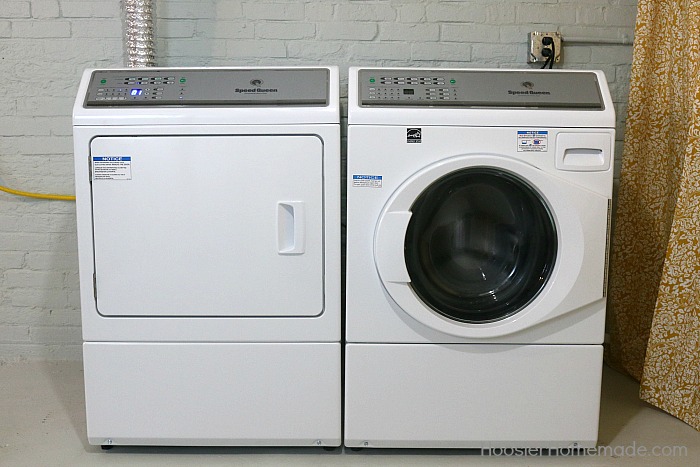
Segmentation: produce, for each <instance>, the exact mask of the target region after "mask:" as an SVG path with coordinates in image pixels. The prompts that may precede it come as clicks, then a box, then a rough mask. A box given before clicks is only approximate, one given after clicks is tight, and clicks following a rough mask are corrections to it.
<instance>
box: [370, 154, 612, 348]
mask: <svg viewBox="0 0 700 467" xmlns="http://www.w3.org/2000/svg"><path fill="white" fill-rule="evenodd" d="M607 206H608V203H607V199H606V198H604V197H602V196H600V195H598V194H595V193H593V192H590V191H588V190H585V189H583V188H580V187H577V186H575V185H573V184H571V183H569V182H566V181H564V180H562V179H559V178H556V177H554V176H551V175H547V174H545V173H544V172H542V171H541V170H539V169H537V168H535V167H532V166H529V165H527V164H524V163H522V162H518V161H515V160H511V159H507V158H504V157H495V156H463V157H457V158H453V159H447V160H445V161H442V162H439V163H437V164H435V165H433V166H430V167H428V168H426V169H424V170H422V171H420V172H419V173H417V174H416V175H414V176H413V177H411V178H410V179H409V180H408V181H406V182H405V183H404V184H403V185H402V186H401V187H399V188H398V189H397V190H396V192H395V193H394V194H393V195H392V197H391V199H390V200H389V202H388V203H387V205H386V206H385V208H384V210H383V212H382V214H381V216H380V219H379V222H378V224H377V229H376V232H375V252H374V254H375V261H376V264H377V270H378V272H379V275H380V277H381V279H382V282H383V284H384V287H385V288H386V290H387V292H388V293H389V294H390V295H391V297H392V298H393V299H394V301H395V302H396V303H397V304H398V305H399V306H400V307H401V308H402V309H403V310H404V311H406V312H407V313H409V314H410V315H411V316H413V317H414V318H415V319H417V320H418V321H420V322H422V323H423V324H426V325H428V326H430V327H432V328H434V329H437V330H440V331H442V332H446V333H449V334H453V335H458V336H461V337H490V336H498V335H505V334H510V333H512V332H516V331H519V330H522V329H524V328H526V327H528V326H530V325H533V324H535V323H537V322H541V321H543V320H545V319H549V318H551V317H553V316H555V315H556V314H561V313H563V312H565V311H566V310H567V308H568V309H572V308H571V307H572V306H573V307H577V306H580V305H581V304H583V303H588V302H589V301H592V300H595V299H599V298H600V297H602V295H603V285H604V277H603V276H604V264H605V251H606V235H605V226H606V225H607V222H606V219H607ZM593 219H595V220H593ZM586 224H590V225H586ZM598 231H601V232H600V233H599V232H598ZM601 233H602V235H601ZM587 256H588V257H587ZM582 280H588V281H589V282H590V284H588V285H587V286H586V288H585V289H583V288H582V287H580V286H579V285H576V284H580V283H581V281H582ZM579 289H582V290H579ZM567 300H568V301H569V304H565V306H564V307H561V306H560V305H562V303H564V302H566V301H567Z"/></svg>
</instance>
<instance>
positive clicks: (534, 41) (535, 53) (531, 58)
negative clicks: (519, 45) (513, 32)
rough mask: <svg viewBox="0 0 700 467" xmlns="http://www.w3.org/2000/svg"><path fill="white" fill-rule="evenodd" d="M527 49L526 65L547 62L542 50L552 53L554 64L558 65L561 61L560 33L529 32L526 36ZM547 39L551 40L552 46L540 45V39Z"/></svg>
mask: <svg viewBox="0 0 700 467" xmlns="http://www.w3.org/2000/svg"><path fill="white" fill-rule="evenodd" d="M527 37H528V42H529V47H528V55H527V63H543V62H546V61H547V56H546V55H545V54H547V52H545V53H544V54H543V53H542V51H543V50H545V49H548V50H550V51H552V50H553V51H554V63H559V60H561V33H560V32H536V31H535V32H531V33H529V34H528V35H527ZM545 37H549V38H551V40H552V45H545V44H543V43H542V39H544V38H545ZM550 54H551V52H550Z"/></svg>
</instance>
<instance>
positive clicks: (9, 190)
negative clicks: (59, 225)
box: [0, 185, 75, 201]
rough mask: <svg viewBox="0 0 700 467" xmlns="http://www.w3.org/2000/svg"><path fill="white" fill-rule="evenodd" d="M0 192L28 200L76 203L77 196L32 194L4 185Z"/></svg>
mask: <svg viewBox="0 0 700 467" xmlns="http://www.w3.org/2000/svg"><path fill="white" fill-rule="evenodd" d="M0 191H4V192H5V193H10V194H12V195H17V196H26V197H27V198H37V199H55V200H59V201H75V196H71V195H51V194H43V193H30V192H28V191H19V190H13V189H12V188H8V187H6V186H2V185H0Z"/></svg>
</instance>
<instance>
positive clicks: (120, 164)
mask: <svg viewBox="0 0 700 467" xmlns="http://www.w3.org/2000/svg"><path fill="white" fill-rule="evenodd" d="M92 179H93V180H131V156H95V157H93V158H92Z"/></svg>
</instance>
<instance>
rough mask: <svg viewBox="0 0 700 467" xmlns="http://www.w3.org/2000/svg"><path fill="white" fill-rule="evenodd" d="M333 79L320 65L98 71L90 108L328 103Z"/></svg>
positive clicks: (90, 91)
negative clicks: (309, 66)
mask: <svg viewBox="0 0 700 467" xmlns="http://www.w3.org/2000/svg"><path fill="white" fill-rule="evenodd" d="M329 83H330V73H329V71H328V70H326V69H320V68H294V69H206V68H203V69H189V70H188V69H161V70H148V69H134V70H96V71H95V72H93V74H92V78H91V80H90V84H89V86H88V92H87V95H86V97H85V103H84V106H85V107H94V106H132V107H140V106H172V105H177V106H181V105H187V106H238V105H240V106H283V105H290V106H300V105H312V106H325V105H328V93H329Z"/></svg>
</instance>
